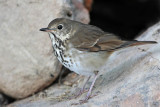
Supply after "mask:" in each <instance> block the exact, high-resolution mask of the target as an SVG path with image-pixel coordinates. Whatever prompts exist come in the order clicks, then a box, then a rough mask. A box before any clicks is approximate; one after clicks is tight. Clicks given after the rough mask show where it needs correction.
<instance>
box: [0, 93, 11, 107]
mask: <svg viewBox="0 0 160 107" xmlns="http://www.w3.org/2000/svg"><path fill="white" fill-rule="evenodd" d="M8 103H9V100H8V99H7V98H6V96H4V95H3V94H1V93H0V107H2V106H4V105H7V104H8Z"/></svg>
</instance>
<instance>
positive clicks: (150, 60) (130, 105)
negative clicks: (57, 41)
mask: <svg viewBox="0 0 160 107" xmlns="http://www.w3.org/2000/svg"><path fill="white" fill-rule="evenodd" d="M138 40H146V41H147V40H155V41H157V42H160V22H159V23H158V24H156V25H154V26H153V27H151V28H149V29H148V30H147V31H146V32H145V33H143V34H142V35H141V36H140V37H138ZM101 71H102V72H100V76H99V77H98V79H97V81H96V84H95V88H94V89H93V93H92V94H95V93H96V92H97V91H100V93H99V94H98V95H97V96H95V97H93V98H91V99H89V100H88V102H87V103H85V104H82V105H76V107H82V106H83V107H159V105H160V43H158V44H151V45H143V46H137V47H131V48H128V49H123V50H120V51H117V52H115V53H113V54H112V55H111V56H110V58H109V59H108V61H106V64H105V66H104V67H103V68H102V70H101ZM73 77H75V76H73ZM76 78H79V77H76ZM70 79H71V80H73V79H74V78H72V77H70ZM81 79H83V78H81ZM76 81H77V80H76ZM78 81H79V80H78ZM71 82H72V81H71ZM72 83H73V82H72ZM75 83H77V84H78V85H79V84H81V83H82V81H79V82H75ZM74 86H75V85H72V87H68V86H64V85H60V86H58V85H53V86H52V87H50V88H49V89H46V90H45V91H43V92H41V93H39V94H37V95H36V96H35V97H30V98H28V99H24V100H21V101H18V102H15V103H13V104H10V105H8V107H44V106H45V107H70V106H71V105H72V104H73V103H77V102H79V100H81V99H83V98H84V97H85V95H86V94H83V95H82V96H81V97H79V98H77V99H73V100H68V99H67V96H69V95H70V94H72V93H73V90H75V87H74ZM88 86H89V84H88ZM73 106H74V105H73Z"/></svg>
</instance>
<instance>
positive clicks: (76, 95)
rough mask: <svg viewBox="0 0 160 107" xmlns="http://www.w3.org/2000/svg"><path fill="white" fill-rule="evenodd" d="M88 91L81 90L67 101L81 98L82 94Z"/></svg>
mask: <svg viewBox="0 0 160 107" xmlns="http://www.w3.org/2000/svg"><path fill="white" fill-rule="evenodd" d="M88 91H89V89H81V90H80V91H79V92H78V93H76V94H74V95H73V96H72V97H70V98H69V99H70V100H71V99H75V98H78V97H79V96H81V95H82V94H83V93H86V92H88Z"/></svg>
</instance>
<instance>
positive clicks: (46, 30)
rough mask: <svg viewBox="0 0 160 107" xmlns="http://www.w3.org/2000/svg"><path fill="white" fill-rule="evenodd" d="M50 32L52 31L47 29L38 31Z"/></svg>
mask: <svg viewBox="0 0 160 107" xmlns="http://www.w3.org/2000/svg"><path fill="white" fill-rule="evenodd" d="M52 30H54V29H49V28H41V29H40V31H43V32H51V31H52Z"/></svg>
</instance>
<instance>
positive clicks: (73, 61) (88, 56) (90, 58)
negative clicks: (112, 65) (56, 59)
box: [63, 49, 109, 76]
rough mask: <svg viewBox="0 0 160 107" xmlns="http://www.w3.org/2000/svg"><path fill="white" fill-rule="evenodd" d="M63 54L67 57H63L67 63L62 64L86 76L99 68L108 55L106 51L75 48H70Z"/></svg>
mask: <svg viewBox="0 0 160 107" xmlns="http://www.w3.org/2000/svg"><path fill="white" fill-rule="evenodd" d="M65 54H66V55H67V54H68V56H69V57H64V60H67V61H68V62H69V64H68V65H65V64H63V65H64V66H65V67H67V68H68V69H70V70H71V71H74V72H76V73H77V74H80V75H87V76H88V75H92V74H94V71H98V70H100V68H101V67H102V66H103V64H104V62H105V61H106V60H107V58H108V56H109V55H108V54H107V52H82V51H78V50H76V49H71V50H69V51H68V52H65Z"/></svg>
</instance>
